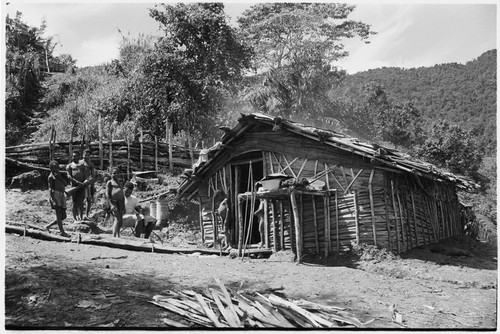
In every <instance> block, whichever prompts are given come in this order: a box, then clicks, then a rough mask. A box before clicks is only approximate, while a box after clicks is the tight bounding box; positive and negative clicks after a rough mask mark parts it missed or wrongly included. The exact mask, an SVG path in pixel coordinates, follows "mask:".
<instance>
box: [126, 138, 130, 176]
mask: <svg viewBox="0 0 500 334" xmlns="http://www.w3.org/2000/svg"><path fill="white" fill-rule="evenodd" d="M129 135H130V134H128V133H127V135H126V137H127V178H129V177H130V137H129Z"/></svg>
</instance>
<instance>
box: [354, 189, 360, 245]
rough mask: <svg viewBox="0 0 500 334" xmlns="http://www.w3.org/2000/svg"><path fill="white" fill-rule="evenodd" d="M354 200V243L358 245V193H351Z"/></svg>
mask: <svg viewBox="0 0 500 334" xmlns="http://www.w3.org/2000/svg"><path fill="white" fill-rule="evenodd" d="M353 199H354V223H355V224H356V243H357V244H358V245H359V208H358V193H357V191H356V190H354V192H353Z"/></svg>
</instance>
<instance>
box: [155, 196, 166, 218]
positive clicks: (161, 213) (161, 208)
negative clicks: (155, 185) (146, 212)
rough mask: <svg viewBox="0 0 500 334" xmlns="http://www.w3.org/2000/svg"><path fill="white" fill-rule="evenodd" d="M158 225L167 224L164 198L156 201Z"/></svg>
mask: <svg viewBox="0 0 500 334" xmlns="http://www.w3.org/2000/svg"><path fill="white" fill-rule="evenodd" d="M155 218H156V219H157V221H158V223H159V224H163V223H167V222H168V201H167V199H166V198H159V199H157V200H156V217H155Z"/></svg>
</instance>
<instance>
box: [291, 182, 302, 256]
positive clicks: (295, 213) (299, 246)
mask: <svg viewBox="0 0 500 334" xmlns="http://www.w3.org/2000/svg"><path fill="white" fill-rule="evenodd" d="M295 194H296V193H295V190H292V192H291V193H290V203H291V205H292V211H293V218H294V222H295V240H296V242H295V247H296V250H297V262H298V263H302V239H301V237H300V236H301V235H302V226H301V221H300V218H299V210H298V208H297V199H296V198H295ZM290 237H291V236H290Z"/></svg>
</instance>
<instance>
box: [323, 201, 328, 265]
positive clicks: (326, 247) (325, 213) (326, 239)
mask: <svg viewBox="0 0 500 334" xmlns="http://www.w3.org/2000/svg"><path fill="white" fill-rule="evenodd" d="M327 194H328V193H326V194H325V195H324V197H323V207H324V218H325V221H324V224H325V257H328V239H329V235H328V234H329V233H328V216H329V215H328V203H327V200H326V199H327Z"/></svg>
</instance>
